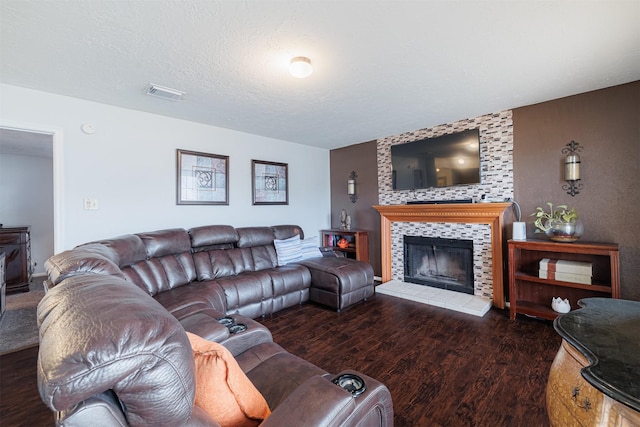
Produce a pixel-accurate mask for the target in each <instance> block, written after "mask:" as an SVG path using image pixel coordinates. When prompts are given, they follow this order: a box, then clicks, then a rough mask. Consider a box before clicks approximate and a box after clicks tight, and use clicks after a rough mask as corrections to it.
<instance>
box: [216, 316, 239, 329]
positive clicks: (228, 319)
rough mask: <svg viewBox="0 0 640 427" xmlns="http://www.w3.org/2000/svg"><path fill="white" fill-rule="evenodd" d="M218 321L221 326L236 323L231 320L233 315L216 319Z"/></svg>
mask: <svg viewBox="0 0 640 427" xmlns="http://www.w3.org/2000/svg"><path fill="white" fill-rule="evenodd" d="M218 322H219V323H220V324H221V325H222V326H226V327H229V326H231V325H233V324H234V323H236V321H235V320H233V317H231V316H224V317H221V318H219V319H218Z"/></svg>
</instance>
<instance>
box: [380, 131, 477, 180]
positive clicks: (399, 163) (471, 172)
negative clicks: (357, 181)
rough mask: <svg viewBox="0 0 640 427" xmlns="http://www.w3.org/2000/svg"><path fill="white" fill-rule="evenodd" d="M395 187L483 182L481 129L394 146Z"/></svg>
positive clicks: (392, 159)
mask: <svg viewBox="0 0 640 427" xmlns="http://www.w3.org/2000/svg"><path fill="white" fill-rule="evenodd" d="M391 165H392V172H391V173H392V183H393V189H394V190H417V189H421V188H430V187H449V186H452V185H462V184H479V183H480V131H479V130H478V129H471V130H465V131H463V132H457V133H452V134H448V135H442V136H439V137H436V138H427V139H421V140H419V141H412V142H407V143H404V144H397V145H392V146H391Z"/></svg>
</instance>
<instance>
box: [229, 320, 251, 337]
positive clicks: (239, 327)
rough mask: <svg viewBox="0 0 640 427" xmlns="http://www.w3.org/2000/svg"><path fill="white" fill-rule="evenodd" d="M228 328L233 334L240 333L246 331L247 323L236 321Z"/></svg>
mask: <svg viewBox="0 0 640 427" xmlns="http://www.w3.org/2000/svg"><path fill="white" fill-rule="evenodd" d="M227 329H229V333H230V334H231V335H235V334H239V333H240V332H244V331H246V330H247V325H245V324H244V323H235V324H233V325H230V326H227Z"/></svg>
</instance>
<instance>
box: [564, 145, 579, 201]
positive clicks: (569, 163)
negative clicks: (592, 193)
mask: <svg viewBox="0 0 640 427" xmlns="http://www.w3.org/2000/svg"><path fill="white" fill-rule="evenodd" d="M578 151H582V147H580V144H578V143H577V142H575V141H571V142H570V143H568V144H567V147H565V148H563V149H562V154H566V155H567V157H565V159H564V180H565V181H567V183H566V184H563V185H562V189H563V190H568V191H567V194H570V195H571V196H575V195H576V194H578V193H580V191H578V190H582V184H581V183H580V182H579V181H580V156H579V155H578Z"/></svg>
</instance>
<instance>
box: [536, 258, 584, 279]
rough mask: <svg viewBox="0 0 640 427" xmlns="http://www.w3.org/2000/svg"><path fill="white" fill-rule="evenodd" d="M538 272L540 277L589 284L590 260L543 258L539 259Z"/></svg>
mask: <svg viewBox="0 0 640 427" xmlns="http://www.w3.org/2000/svg"><path fill="white" fill-rule="evenodd" d="M539 273H540V274H539V276H538V277H540V278H541V279H552V280H560V281H563V282H571V283H582V284H584V285H590V284H591V276H592V275H593V267H592V265H591V263H590V262H580V261H566V260H557V259H549V258H543V259H541V260H540V270H539Z"/></svg>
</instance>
